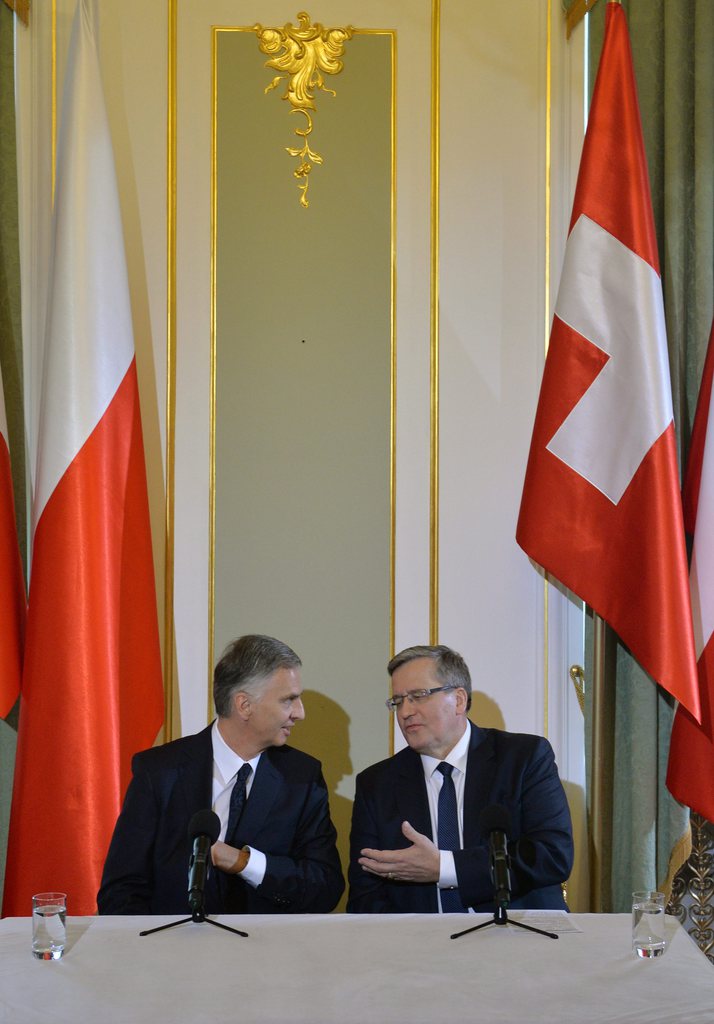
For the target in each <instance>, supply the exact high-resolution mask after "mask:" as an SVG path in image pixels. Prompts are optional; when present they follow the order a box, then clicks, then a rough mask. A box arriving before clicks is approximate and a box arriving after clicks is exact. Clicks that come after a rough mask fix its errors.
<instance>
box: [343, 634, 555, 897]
mask: <svg viewBox="0 0 714 1024" xmlns="http://www.w3.org/2000/svg"><path fill="white" fill-rule="evenodd" d="M388 671H389V674H390V676H391V677H392V697H391V698H390V699H389V700H388V701H387V707H388V708H389V709H390V710H392V711H394V712H395V713H396V715H397V721H398V722H399V727H400V729H401V731H402V735H403V736H404V739H405V740H406V742H407V744H408V746H407V747H405V748H404V749H403V750H400V751H399V752H398V753H397V754H395V755H394V756H393V757H390V758H387V760H386V761H381V762H379V764H375V765H372V766H371V767H370V768H367V769H366V770H365V771H363V772H361V773H360V775H358V776H357V789H356V793H355V802H354V809H353V814H352V832H351V838H350V847H351V855H350V868H349V882H350V894H349V901H348V904H347V910H348V911H350V912H352V913H356V914H375V913H448V912H459V911H460V912H464V911H467V910H469V909H473V910H475V911H492V910H493V909H494V885H493V881H492V879H491V870H490V865H491V854H490V844H489V832H490V831H491V830H492V829H493V827H494V822H497V823H498V824H497V827H498V828H499V829H501V830H503V831H506V832H507V837H508V848H507V851H508V855H509V860H510V890H511V891H510V904H509V905H510V906H511V907H512V908H525V907H527V908H540V909H543V908H548V909H560V910H564V909H566V905H565V901H564V899H563V892H562V886H561V883H563V882H565V881H566V880H567V878H568V876H569V874H570V869H571V867H572V862H573V839H572V828H571V821H570V812H569V810H568V804H567V801H566V798H565V793H564V791H563V786H562V784H561V782H560V779H559V778H558V771H557V767H556V764H555V758H554V755H553V750H552V748H551V746H550V744H549V743H548V741H547V740H545V739H543V738H542V737H540V736H530V735H526V734H518V733H508V732H503V731H502V730H499V729H481V728H479V727H478V726H477V725H474V724H472V723H471V722H470V721H469V720H468V718H467V713H468V710H469V708H470V706H471V677H470V675H469V670H468V668H467V666H466V663H465V662H464V660H463V658H462V657H461V655H459V654H457V653H456V651H452V650H451V649H450V648H448V647H444V646H436V647H426V646H422V647H409V648H407V649H406V650H404V651H402V652H401V653H400V654H397V655H396V656H395V657H394V658H392V660H391V661H390V663H389V665H388ZM484 812H485V813H484ZM494 812H496V816H495V818H494ZM489 822H490V823H491V824H489ZM504 822H506V823H507V824H504Z"/></svg>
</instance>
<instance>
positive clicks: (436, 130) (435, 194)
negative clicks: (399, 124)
mask: <svg viewBox="0 0 714 1024" xmlns="http://www.w3.org/2000/svg"><path fill="white" fill-rule="evenodd" d="M440 47H441V0H432V7H431V269H430V293H431V312H430V321H431V323H430V344H429V364H430V367H429V369H430V416H429V418H430V438H431V440H430V453H429V464H430V488H429V490H430V494H429V524H430V525H429V643H431V644H436V643H438V642H439V165H440V157H441V152H440V149H441V147H440V142H441V138H440V118H439V106H440V102H441V96H440V85H441V81H440V79H441V64H440V56H441V55H440Z"/></svg>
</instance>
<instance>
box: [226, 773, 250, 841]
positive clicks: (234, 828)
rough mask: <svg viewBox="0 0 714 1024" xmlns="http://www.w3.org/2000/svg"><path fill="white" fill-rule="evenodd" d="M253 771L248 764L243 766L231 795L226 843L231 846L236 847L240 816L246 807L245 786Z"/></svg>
mask: <svg viewBox="0 0 714 1024" xmlns="http://www.w3.org/2000/svg"><path fill="white" fill-rule="evenodd" d="M252 771H253V769H252V768H251V766H250V765H249V764H248V763H246V764H244V765H241V767H240V768H239V769H238V773H237V775H236V781H235V785H234V786H233V792H232V793H231V805H230V811H229V814H228V828H227V829H226V840H225V841H226V842H227V843H228V845H229V846H236V845H237V843H236V840H237V832H238V825H239V823H240V816H241V814H242V813H243V808H244V807H245V786H246V783H247V781H248V778H249V776H250V773H251V772H252Z"/></svg>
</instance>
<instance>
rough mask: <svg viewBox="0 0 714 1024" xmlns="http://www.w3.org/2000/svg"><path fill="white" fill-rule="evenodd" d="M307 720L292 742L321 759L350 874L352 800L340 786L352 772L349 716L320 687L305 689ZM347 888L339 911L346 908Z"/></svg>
mask: <svg viewBox="0 0 714 1024" xmlns="http://www.w3.org/2000/svg"><path fill="white" fill-rule="evenodd" d="M302 699H303V704H304V705H305V721H304V722H300V723H299V724H298V725H297V726H296V727H295V728H294V729H293V731H292V735H291V736H290V745H291V746H292V747H297V749H298V750H302V751H304V752H305V753H306V754H312V756H313V757H316V758H318V760H320V761H322V771H323V774H324V776H325V782H326V783H327V790H328V792H329V794H330V813H331V815H332V820H333V822H334V824H335V828H336V829H337V849H338V851H339V854H340V860H341V861H342V871H343V873H344V875H345V878H346V877H347V867H348V864H349V855H350V824H351V822H352V800H348V799H347V797H345V796H340V794H339V793H338V792H337V787H338V786H339V784H340V782H341V781H342V779H343V778H344V777H345V776H346V775H351V774H352V760H351V758H350V718H349V715H348V714H347V713H346V712H345V711H344V710H343V708H341V707H340V705H339V704H337V703H336V702H335V701H334V700H332V698H331V697H326V696H325V694H324V693H319V692H318V691H317V690H304V691H303V695H302ZM346 903H347V892H346V891H345V895H344V896H343V897H342V899H341V900H340V902H339V904H338V906H337V911H344V909H345V906H346Z"/></svg>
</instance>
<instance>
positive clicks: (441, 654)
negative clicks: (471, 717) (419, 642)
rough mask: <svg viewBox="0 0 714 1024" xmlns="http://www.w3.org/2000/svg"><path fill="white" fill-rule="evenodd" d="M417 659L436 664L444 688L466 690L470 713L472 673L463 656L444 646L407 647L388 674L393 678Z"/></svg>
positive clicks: (396, 657)
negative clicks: (400, 669)
mask: <svg viewBox="0 0 714 1024" xmlns="http://www.w3.org/2000/svg"><path fill="white" fill-rule="evenodd" d="M417 658H429V659H430V660H431V661H433V662H434V670H435V672H436V676H437V679H438V680H439V682H440V683H442V684H443V685H444V686H458V687H461V689H463V690H466V695H467V697H468V702H467V704H466V710H467V711H468V710H469V709H470V707H471V673H470V672H469V668H468V665H467V664H466V662H465V661H464V659H463V658H462V657H461V655H460V654H458V653H457V652H456V651H452V649H451V648H450V647H445V646H444V645H443V644H437V645H435V646H433V647H427V646H426V645H423V646H416V647H406V648H405V649H404V650H403V651H400V652H399V654H395V655H394V657H393V658H392V660H391V661H390V662H389V664H388V665H387V672H389V674H390V676H392V675H394V673H395V672H396V670H397V669H398V668H400V667H401V666H402V665H406V664H407V663H408V662H410V661H416V660H417Z"/></svg>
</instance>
